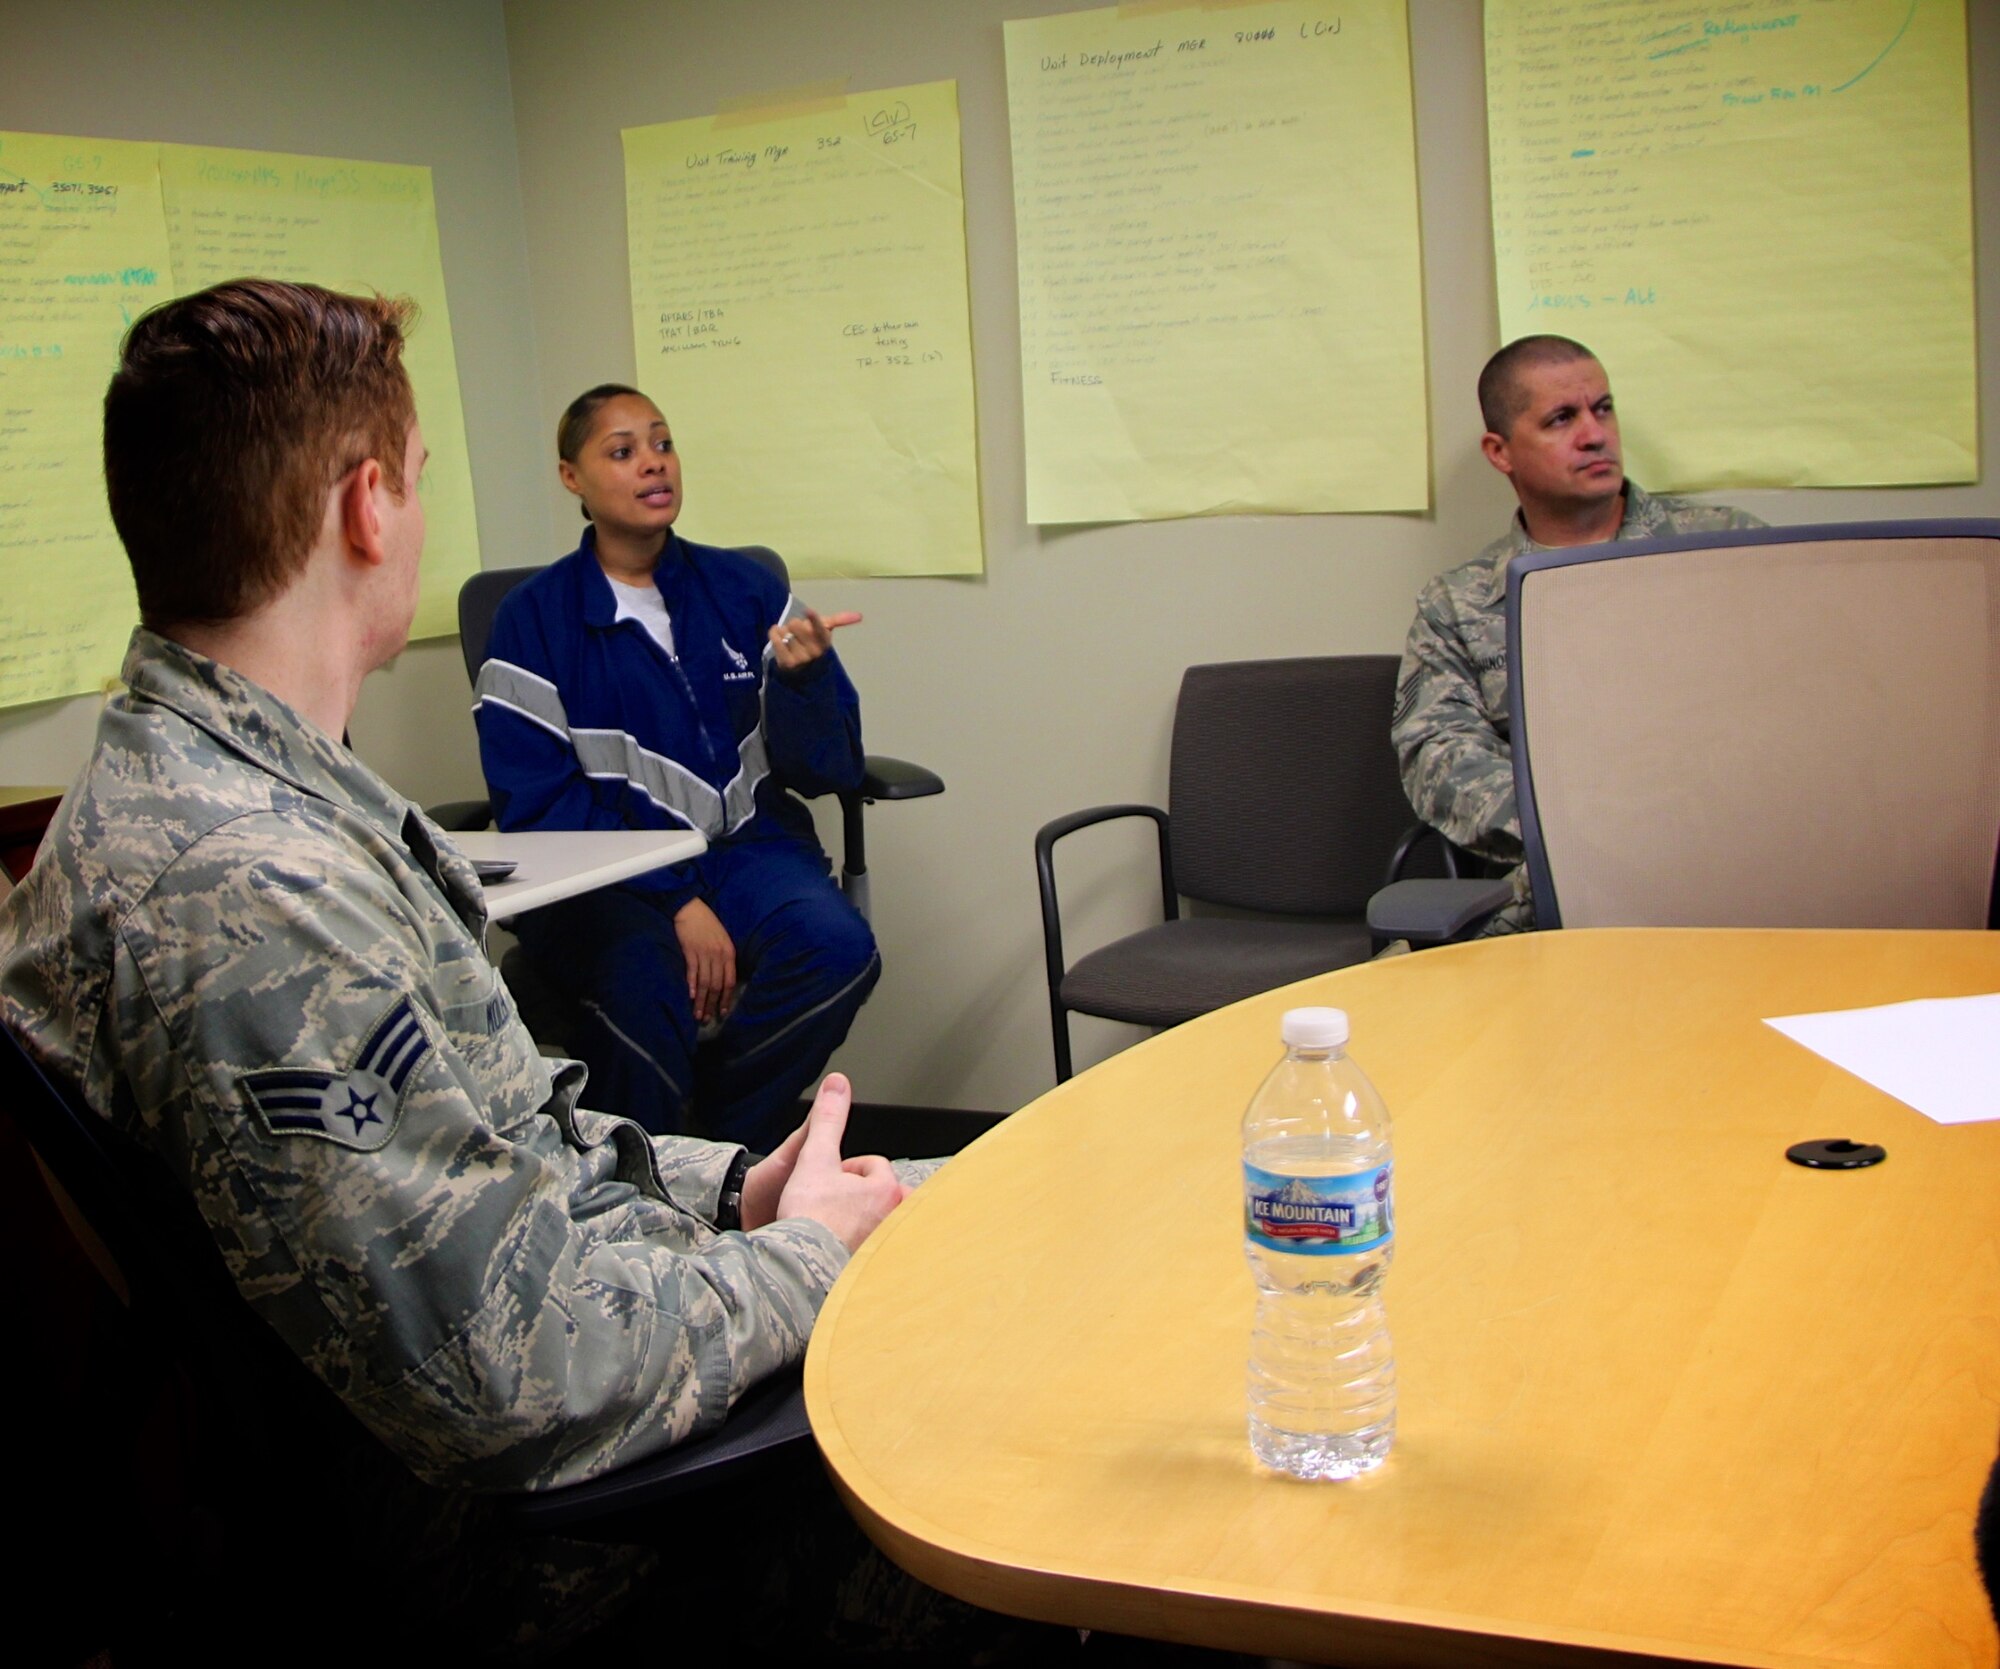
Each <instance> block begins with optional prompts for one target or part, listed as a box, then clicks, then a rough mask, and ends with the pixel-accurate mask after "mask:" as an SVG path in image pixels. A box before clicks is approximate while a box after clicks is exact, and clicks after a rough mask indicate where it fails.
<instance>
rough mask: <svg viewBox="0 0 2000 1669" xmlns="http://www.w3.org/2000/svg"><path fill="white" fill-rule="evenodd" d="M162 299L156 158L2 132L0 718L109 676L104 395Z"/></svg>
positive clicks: (127, 578) (112, 615) (121, 611)
mask: <svg viewBox="0 0 2000 1669" xmlns="http://www.w3.org/2000/svg"><path fill="white" fill-rule="evenodd" d="M170 293H171V288H170V277H169V273H168V269H167V232H166V226H165V224H164V222H163V221H162V220H161V217H160V189H159V176H158V165H157V148H156V147H155V146H152V145H144V144H124V143H114V142H112V141H109V140H100V139H63V138H54V137H50V136H48V135H45V134H34V133H0V599H3V600H0V610H4V623H0V707H11V706H17V705H19V704H20V703H22V702H26V701H44V700H48V699H49V698H51V697H54V696H63V695H78V694H82V693H84V692H86V691H90V690H95V689H98V688H100V687H101V686H102V684H103V682H104V680H105V679H106V678H107V677H109V676H111V675H112V674H114V673H116V672H117V670H118V664H119V661H120V659H121V658H122V657H123V654H124V651H125V643H126V640H127V639H128V638H129V637H130V636H131V635H132V625H133V622H134V621H135V620H136V619H137V618H138V605H137V602H136V600H135V599H134V596H133V593H132V577H131V571H130V570H129V569H128V568H127V567H126V565H125V554H124V548H123V547H122V546H121V545H120V544H119V542H118V535H117V533H116V532H115V531H114V530H113V528H112V526H111V513H110V510H109V509H108V507H107V506H106V504H105V499H104V442H103V421H104V419H103V412H104V387H105V384H106V383H108V382H109V381H110V380H111V373H112V371H113V369H114V368H115V367H116V365H117V363H118V343H119V340H120V338H121V337H123V335H124V333H125V327H126V326H127V325H128V324H130V323H131V321H132V320H133V319H134V318H135V317H136V316H137V315H138V314H140V313H142V312H144V311H145V310H146V309H147V308H148V307H151V306H152V305H153V304H154V303H156V302H159V301H162V300H164V299H165V298H166V297H167V296H168V295H169V294H170Z"/></svg>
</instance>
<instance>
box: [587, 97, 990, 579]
mask: <svg viewBox="0 0 2000 1669" xmlns="http://www.w3.org/2000/svg"><path fill="white" fill-rule="evenodd" d="M829 106H830V107H829ZM624 138H625V206H626V226H627V236H628V240H629V245H630V256H631V264H632V335H633V342H634V346H635V348H636V350H637V362H638V377H639V385H640V387H642V388H643V389H644V390H645V391H646V392H647V393H648V394H649V395H651V396H652V398H653V399H654V400H656V401H657V402H658V403H659V405H660V408H661V410H662V411H664V412H665V414H666V417H667V421H668V423H669V424H670V425H671V426H672V428H673V431H674V441H675V445H676V446H677V447H678V448H679V450H680V452H681V457H682V467H683V469H684V470H685V472H686V473H685V481H686V488H687V495H688V497H687V503H688V510H687V514H686V515H685V517H683V519H682V522H681V527H682V530H683V531H684V532H686V533H687V534H689V536H690V537H692V538H696V539H700V540H704V541H707V542H709V543H713V544H725V545H735V544H746V543H755V544H765V545H770V546H773V547H774V548H775V549H777V550H778V551H780V552H781V553H782V554H783V555H784V557H785V559H786V561H787V563H788V564H789V565H790V567H791V569H792V572H793V573H794V574H796V575H799V576H800V577H808V578H809V577H829V576H864V575H874V574H976V573H978V572H980V571H981V570H982V568H983V567H984V565H985V555H984V548H983V546H982V543H981V538H980V522H979V471H978V462H977V445H976V436H975V433H974V428H973V404H972V346H971V324H970V320H969V318H968V316H967V302H966V275H965V202H964V187H963V184H962V179H961V174H960V168H959V141H958V86H957V83H955V82H951V81H937V82H931V83H928V84H926V85H924V86H919V87H896V88H890V89H888V90H885V91H882V92H875V93H857V94H855V95H853V96H852V97H851V98H847V99H844V100H842V99H825V98H820V99H804V100H800V99H795V100H790V101H787V102H786V103H785V104H784V105H783V106H780V107H776V108H773V109H772V110H771V111H770V112H769V113H767V114H761V115H760V114H759V113H757V112H755V111H742V110H736V111H731V112H728V113H726V114H724V115H722V116H718V117H715V118H706V117H705V118H701V119H698V120H692V121H681V122H662V123H659V124H657V125H656V126H652V127H639V128H627V129H626V130H625V134H624Z"/></svg>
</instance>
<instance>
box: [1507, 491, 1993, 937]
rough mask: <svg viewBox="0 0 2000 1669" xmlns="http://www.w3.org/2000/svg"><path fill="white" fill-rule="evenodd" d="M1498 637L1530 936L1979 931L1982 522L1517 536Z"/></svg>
mask: <svg viewBox="0 0 2000 1669" xmlns="http://www.w3.org/2000/svg"><path fill="white" fill-rule="evenodd" d="M1507 640H1508V643H1507V647H1508V656H1509V665H1510V668H1511V678H1512V699H1513V749H1514V781H1515V787H1516V791H1517V793H1518V794H1519V797H1520V804H1521V828H1522V836H1523V840H1524V842H1525V844H1526V847H1527V854H1528V856H1527V861H1528V871H1529V879H1530V882H1531V885H1532V886H1533V889H1534V895H1535V915H1536V921H1537V923H1538V924H1539V925H1540V926H1542V927H1545V928H1547V927H1611V926H1703V927H1725V926H1739V927H1958V928H1977V927H1987V926H1992V925H1994V924H1995V916H1994V912H1995V908H1996V898H1995V848H1996V842H2000V522H1996V521H1960V522H1952V521H1929V522H1882V523H1873V524H1870V523H1860V524H1849V525H1842V526H1828V527H1783V528H1776V527H1774V528H1763V529H1754V530H1748V531H1744V532H1736V533H1715V534H1704V535H1696V536H1692V537H1683V538H1675V539H1656V540H1646V541H1643V542H1638V543H1633V544H1627V545H1591V546H1583V547H1580V548H1577V549H1569V550H1550V551H1537V552H1534V553H1532V554H1529V555H1525V556H1520V557H1517V558H1515V560H1514V562H1513V564H1512V566H1511V567H1510V569H1509V571H1508V577H1507Z"/></svg>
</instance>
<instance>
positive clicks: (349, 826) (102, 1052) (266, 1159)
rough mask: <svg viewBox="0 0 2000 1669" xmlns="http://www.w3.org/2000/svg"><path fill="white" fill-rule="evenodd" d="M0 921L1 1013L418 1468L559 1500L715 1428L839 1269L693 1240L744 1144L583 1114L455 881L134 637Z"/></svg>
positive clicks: (350, 789) (262, 718)
mask: <svg viewBox="0 0 2000 1669" xmlns="http://www.w3.org/2000/svg"><path fill="white" fill-rule="evenodd" d="M124 676H125V681H126V684H127V686H128V693H127V694H126V695H124V696H122V697H120V698H119V699H118V700H116V701H115V702H113V703H112V704H111V706H110V707H109V708H108V709H107V711H106V712H105V714H104V717H103V720H102V723H101V725H100V727H99V734H98V741H97V749H96V754H95V756H94V758H93V760H92V762H91V766H90V769H89V770H88V772H87V773H86V775H85V777H84V779H83V780H82V782H80V783H79V784H78V786H77V788H76V789H75V790H74V791H73V792H72V793H71V794H70V796H69V798H68V799H67V800H66V801H65V803H64V806H63V809H62V812H61V814H60V815H59V817H58V818H57V820H56V823H55V825H54V827H53V828H52V829H51V830H50V833H49V836H48V839H47V842H46V843H45V845H44V848H43V852H42V855H41V859H40V861H39V862H38V863H37V864H36V866H35V869H34V871H33V872H32V874H31V875H30V876H29V877H28V879H27V881H26V882H24V883H23V885H22V887H21V889H20V890H19V892H17V893H16V895H15V896H14V898H13V899H12V900H11V901H10V902H9V904H8V906H7V912H8V913H7V915H6V917H5V927H4V938H5V943H6V945H7V955H6V968H5V978H4V986H0V996H4V1005H5V1015H6V1019H7V1023H8V1024H9V1025H11V1026H13V1027H14V1028H16V1030H17V1031H18V1032H19V1033H20V1034H21V1035H22V1036H24V1037H25V1038H27V1039H28V1041H29V1043H30V1045H31V1047H32V1048H33V1049H34V1051H35V1053H36V1054H37V1055H39V1056H40V1057H41V1058H42V1059H43V1060H44V1061H46V1062H49V1063H51V1064H53V1065H54V1066H55V1068H56V1069H57V1070H58V1071H60V1072H62V1073H63V1074H65V1075H66V1076H68V1077H69V1078H70V1079H71V1080H72V1081H74V1082H77V1083H80V1084H81V1085H82V1086H83V1089H84V1094H85V1097H86V1098H87V1099H88V1100H89V1102H90V1104H91V1105H92V1106H93V1107H95V1108H96V1109H98V1110H99V1111H100V1112H102V1113H104V1114H106V1115H107V1116H119V1114H120V1112H121V1110H123V1109H129V1112H125V1113H124V1115H123V1116H126V1117H129V1118H130V1119H131V1120H133V1121H134V1123H135V1125H136V1131H135V1133H136V1134H138V1135H139V1136H140V1138H141V1139H142V1140H143V1141H144V1142H145V1144H146V1145H147V1146H148V1147H150V1148H152V1149H153V1150H154V1151H156V1152H158V1153H160V1154H161V1155H162V1156H164V1157H165V1158H167V1160H168V1162H169V1163H170V1164H171V1165H172V1167H173V1169H174V1172H175V1174H176V1175H177V1177H178V1178H179V1179H180V1180H181V1181H182V1182H184V1183H185V1185H186V1186H187V1188H188V1189H189V1191H190V1192H191V1193H192V1194H193V1195H194V1197H195V1199H196V1202H197V1203H198V1205H199V1206H200V1208H201V1212H202V1215H203V1217H204V1218H205V1219H206V1220H207V1222H208V1224H209V1226H210V1228H211V1230H212V1231H213V1233H214V1234H215V1236H216V1239H217V1241H218V1243H219V1244H220V1245H221V1247H222V1249H223V1253H224V1256H225V1257H226V1259H227V1260H228V1263H229V1266H230V1269H231V1273H232V1274H233V1275H234V1277H235V1280H236V1282H237V1285H238V1286H239V1287H240V1288H241V1289H242V1290H243V1292H244V1294H245V1295H246V1296H247V1297H248V1298H249V1299H250V1301H251V1303H252V1304H253V1306H254V1307H255V1308H256V1309H257V1310H258V1311H259V1312H260V1313H261V1314H262V1315H263V1316H264V1317H265V1318H266V1319H267V1320H268V1321H269V1322H270V1323H271V1325H272V1326H273V1327H274V1328H275V1329H276V1330H277V1331H278V1333H279V1334H280V1335H281V1336H282V1337H283V1338H284V1339H285V1340H286V1341H287V1342H288V1343H289V1344H290V1345H291V1346H292V1348H293V1349H294V1350H295V1351H296V1352H297V1353H298V1354H299V1355H300V1356H301V1357H302V1358H304V1360H305V1361H306V1363H307V1364H308V1365H309V1366H310V1367H311V1368H312V1369H313V1371H314V1372H315V1373H316V1374H318V1375H319V1377H320V1378H322V1379H323V1380H325V1381H326V1383H327V1384H328V1385H329V1386H330V1387H331V1388H332V1389H333V1390H334V1391H335V1392H337V1393H338V1394H339V1395H340V1397H341V1398H342V1400H343V1401H345V1402H346V1403H347V1404H348V1406H349V1407H350V1408H352V1409H353V1410H354V1411H355V1413H357V1414H358V1415H359V1416H360V1417H361V1418H362V1420H363V1421H364V1422H365V1423H366V1424H367V1425H368V1426H369V1427H370V1428H371V1429H373V1430H374V1431H375V1432H376V1433H377V1435H379V1436H380V1437H381V1438H382V1439H383V1441H384V1442H386V1443H387V1444H388V1445H389V1446H390V1447H391V1448H392V1449H394V1450H395V1451H396V1452H397V1453H398V1454H399V1455H401V1456H402V1458H403V1459H404V1460H405V1461H406V1462H407V1463H408V1464H409V1465H410V1467H411V1469H412V1470H414V1471H415V1472H417V1473H418V1474H419V1475H420V1476H422V1477H425V1478H427V1479H429V1480H431V1481H433V1482H436V1483H441V1484H450V1485H462V1486H471V1487H476V1488H487V1489H496V1488H497V1489H521V1488H535V1487H541V1486H546V1485H551V1484H561V1483H567V1482H571V1481H573V1480H575V1479H578V1478H582V1477H587V1476H589V1475H591V1474H593V1473H597V1472H601V1471H603V1470H605V1469H606V1468H608V1467H613V1466H618V1465H622V1464H623V1463H625V1462H626V1461H630V1460H634V1459H637V1458H639V1457H640V1456H642V1455H646V1454H649V1453H652V1452H655V1451H657V1450H660V1449H664V1448H666V1447H667V1446H668V1445H669V1444H672V1443H675V1442H678V1441H679V1440H680V1439H682V1438H684V1437H686V1436H688V1435H689V1434H691V1433H693V1432H695V1431H698V1430H701V1429H704V1428H706V1427H710V1426H714V1425H716V1424H717V1423H719V1422H720V1421H721V1419H722V1417H723V1415H724V1414H725V1413H726V1412H727V1411H728V1409H729V1406H730V1404H731V1403H732V1402H733V1401H734V1400H735V1398H736V1397H737V1395H738V1394H739V1393H740V1392H742V1391H743V1390H744V1389H745V1388H746V1387H747V1386H749V1385H750V1384H752V1383H753V1382H754V1381H756V1380H758V1379H760V1378H762V1377H764V1376H765V1375H767V1374H769V1373H771V1372H772V1371H773V1370H775V1369H777V1368H778V1367H780V1366H783V1365H784V1364H786V1363H788V1362H793V1361H796V1360H798V1359H799V1358H800V1357H801V1355H802V1354H803V1353H804V1349H805V1343H806V1338H807V1335H808V1334H809V1333H810V1331H811V1329H812V1323H813V1318H814V1316H815V1315H816V1314H817V1312H818V1309H819V1305H820V1302H821V1300H822V1299H823V1298H824V1297H825V1295H826V1292H827V1289H828V1288H829V1287H830V1286H831V1284H832V1282H833V1279H834V1277H835V1276H836V1275H837V1274H839V1272H840V1270H841V1269H842V1267H843V1266H844V1265H845V1264H846V1261H847V1248H846V1247H845V1246H844V1245H842V1244H841V1242H840V1240H839V1239H838V1238H837V1237H836V1236H835V1234H834V1233H833V1231H832V1230H831V1229H829V1228H827V1227H825V1226H824V1225H823V1224H821V1223H818V1222H815V1221H813V1220H811V1219H810V1218H803V1217H792V1218H786V1219H783V1220H781V1221H778V1222H774V1223H771V1224H769V1225H767V1226H764V1227H761V1228H758V1229H756V1230H755V1231H753V1232H752V1233H749V1234H723V1233H718V1232H717V1230H716V1228H715V1216H716V1206H717V1196H718V1193H719V1190H720V1188H721V1185H722V1181H723V1177H724V1173H725V1172H726V1171H727V1170H728V1169H729V1166H730V1162H731V1160H732V1159H733V1158H734V1157H735V1155H736V1153H737V1152H738V1151H739V1150H738V1149H736V1148H732V1147H725V1146H717V1145H714V1144H710V1143H707V1142H699V1141H694V1140H690V1139H681V1138H666V1137H661V1138H649V1137H647V1136H646V1135H645V1134H644V1132H642V1131H641V1130H639V1129H638V1127H637V1126H635V1125H631V1124H627V1123H625V1122H624V1121H622V1120H617V1119H612V1118H610V1117H608V1116H606V1115H603V1114H599V1113H593V1112H589V1111H586V1110H584V1109H582V1108H580V1107H578V1106H577V1104H576V1103H577V1095H578V1092H579V1091H580V1090H581V1089H582V1087H583V1070H582V1068H581V1067H579V1066H577V1065H575V1064H574V1063H573V1062H566V1061H565V1062H556V1063H551V1062H550V1061H548V1060H546V1059H545V1058H544V1057H543V1056H542V1055H541V1054H539V1053H538V1052H537V1050H536V1048H535V1044H534V1040H533V1039H532V1038H530V1037H529V1035H528V1033H527V1030H526V1028H525V1027H523V1025H522V1024H521V1021H520V1018H519V1016H518V1015H517V1014H516V1012H515V1008H514V1004H513V1000H512V998H511V997H510V996H509V995H508V993H507V988H506V986H505V985H504V984H503V983H502V982H501V980H500V978H499V976H498V974H497V973H496V972H495V970H494V968H493V965H492V964H491V963H490V962H489V961H488V960H487V959H486V956H485V954H484V952H483V951H482V950H481V948H480V944H481V935H482V933H483V931H484V928H485V925H486V910H485V905H484V902H483V899H482V896H481V889H480V885H479V880H478V877H477V876H476V875H475V874H474V872H473V868H472V865H471V863H470V862H469V861H468V860H467V859H465V858H464V857H462V856H461V855H460V854H459V853H458V852H457V851H456V850H455V849H454V848H453V847H452V846H451V845H450V843H449V841H448V839H447V838H446V837H445V836H444V835H443V834H441V833H440V832H439V831H438V830H437V829H436V828H435V826H434V825H432V824H430V823H429V822H428V821H427V820H426V819H425V818H424V817H423V815H422V813H421V812H419V811H418V810H417V809H416V807H414V806H413V805H411V804H410V803H409V802H408V801H406V800H405V799H403V797H402V796H401V795H399V794H397V793H396V792H395V791H394V790H393V789H391V788H390V787H389V786H388V785H387V784H386V783H384V782H383V781H382V780H381V779H380V778H379V777H377V776H376V775H375V774H374V773H373V772H372V771H370V770H369V769H368V768H367V767H366V766H365V765H363V764H361V763H360V762H359V761H358V760H357V759H355V758H354V756H353V755H352V754H350V753H348V752H347V750H346V749H344V748H342V747H341V746H340V745H339V744H338V743H337V742H335V741H333V740H332V739H331V738H330V737H328V736H326V735H324V734H323V733H321V732H320V731H318V730H317V729H316V728H315V727H314V726H312V725H311V724H310V723H308V722H307V721H306V720H304V719H303V718H301V717H300V716H299V715H298V714H297V713H295V712H293V711H291V710H290V709H289V708H288V707H287V706H286V705H285V704H284V703H283V702H281V701H280V700H278V699H277V698H276V697H275V696H273V695H271V694H269V693H268V692H266V691H264V690H262V689H260V688H259V687H258V686H257V685H255V684H253V683H251V682H250V681H249V680H248V679H246V678H244V677H242V676H240V675H238V674H237V673H235V672H233V671H231V670H230V669H229V668H228V667H225V666H220V665H218V664H216V663H215V662H213V661H210V660H207V659H205V658H203V657H201V656H199V655H196V654H194V653H192V652H191V651H189V650H187V649H185V648H183V647H181V646H180V645H178V644H176V643H173V642H171V641H169V640H167V639H165V638H162V637H158V636H156V635H155V634H153V633H151V632H148V631H146V630H144V629H141V630H140V631H139V632H138V633H137V634H136V635H135V637H134V639H133V644H132V649H131V653H130V655H129V656H128V658H127V660H126V663H125V672H124Z"/></svg>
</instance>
